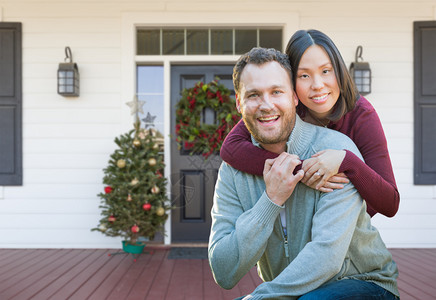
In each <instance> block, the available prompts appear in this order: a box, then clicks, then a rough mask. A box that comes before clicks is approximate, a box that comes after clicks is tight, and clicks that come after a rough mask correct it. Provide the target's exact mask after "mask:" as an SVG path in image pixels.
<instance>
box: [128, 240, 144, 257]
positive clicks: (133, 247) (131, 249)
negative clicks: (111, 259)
mask: <svg viewBox="0 0 436 300" xmlns="http://www.w3.org/2000/svg"><path fill="white" fill-rule="evenodd" d="M144 247H145V243H142V242H139V243H136V244H130V243H129V242H128V241H123V251H124V252H127V253H132V254H140V253H142V251H143V250H144Z"/></svg>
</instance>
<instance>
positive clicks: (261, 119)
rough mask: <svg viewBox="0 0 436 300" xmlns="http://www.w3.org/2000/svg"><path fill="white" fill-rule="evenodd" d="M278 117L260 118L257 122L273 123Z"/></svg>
mask: <svg viewBox="0 0 436 300" xmlns="http://www.w3.org/2000/svg"><path fill="white" fill-rule="evenodd" d="M278 118H279V117H278V116H271V117H260V118H259V121H261V122H270V121H275V120H277V119H278Z"/></svg>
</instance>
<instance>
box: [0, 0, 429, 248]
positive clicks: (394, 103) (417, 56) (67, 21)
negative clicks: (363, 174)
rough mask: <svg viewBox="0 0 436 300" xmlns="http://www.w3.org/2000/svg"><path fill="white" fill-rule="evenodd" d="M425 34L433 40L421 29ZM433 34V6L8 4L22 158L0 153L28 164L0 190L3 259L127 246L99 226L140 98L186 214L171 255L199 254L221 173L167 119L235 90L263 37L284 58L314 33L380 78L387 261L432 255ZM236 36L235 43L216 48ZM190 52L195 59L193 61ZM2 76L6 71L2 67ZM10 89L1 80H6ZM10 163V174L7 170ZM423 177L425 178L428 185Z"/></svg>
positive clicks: (156, 0) (402, 1)
mask: <svg viewBox="0 0 436 300" xmlns="http://www.w3.org/2000/svg"><path fill="white" fill-rule="evenodd" d="M424 21H429V22H428V24H429V27H428V28H427V27H425V26H424V27H419V26H418V25H419V24H421V23H418V25H416V24H417V23H416V22H424ZM435 22H436V0H426V1H425V0H396V1H394V0H383V1H373V2H368V1H358V0H339V1H321V0H314V1H294V0H289V1H284V0H281V1H280V0H276V1H264V0H255V1H246V0H233V1H227V0H224V1H218V2H217V1H208V0H205V1H195V0H190V1H177V0H173V1H167V0H153V1H152V0H145V1H137V0H125V1H123V0H88V1H84V0H83V1H81V0H73V1H65V0H46V1H38V0H2V1H1V2H0V25H2V24H3V25H7V24H11V23H20V24H21V26H20V28H18V29H17V30H18V32H19V35H14V37H15V39H16V38H17V37H19V38H20V40H21V44H20V45H18V46H17V47H18V48H17V47H15V46H14V47H12V48H8V47H7V46H5V45H6V43H7V41H9V42H10V41H11V39H9V40H8V39H6V38H5V39H0V42H1V43H3V45H2V44H0V49H13V51H12V52H11V53H9V54H10V55H11V57H13V58H14V59H17V60H18V64H17V65H13V66H11V68H15V69H14V70H15V73H13V74H15V75H17V73H16V72H18V71H17V70H19V68H20V66H21V71H22V72H21V76H20V78H18V79H14V82H15V85H14V86H15V87H17V86H19V87H21V91H22V93H21V95H18V100H17V101H18V106H17V108H14V109H10V108H11V107H12V106H13V104H9V102H6V101H9V100H4V102H3V103H2V102H1V101H2V100H1V99H2V98H1V94H2V91H1V89H0V105H1V104H4V107H3V108H5V110H3V111H1V110H0V116H3V117H4V120H6V116H10V113H11V111H15V112H17V111H18V112H21V114H20V115H19V116H18V117H16V118H13V120H12V123H11V124H12V125H8V127H4V128H7V129H4V130H3V131H2V130H1V129H0V134H2V133H3V134H4V136H8V137H10V139H11V140H10V141H9V142H8V143H14V144H13V145H14V147H15V148H14V147H12V148H11V146H9V147H6V146H5V145H10V144H7V143H6V142H5V141H6V140H4V141H3V143H2V141H1V140H0V151H6V150H7V149H13V152H11V153H12V154H9V155H11V159H16V158H17V156H18V159H21V160H19V163H18V166H20V164H21V165H22V167H21V168H19V170H18V171H17V172H18V175H20V176H22V180H21V182H19V181H20V180H18V181H16V182H12V183H11V182H6V181H4V182H0V236H1V237H2V238H1V240H0V247H1V248H106V247H110V248H118V247H119V246H120V240H119V239H116V238H108V237H105V236H103V235H102V234H101V233H98V232H91V231H90V229H91V228H93V227H95V226H96V224H97V223H98V220H99V219H100V209H99V207H98V206H99V203H100V199H99V198H98V197H97V194H98V193H100V192H101V191H102V190H103V188H104V186H103V183H102V178H103V171H102V170H103V169H104V168H105V167H106V166H107V162H108V160H109V155H110V154H111V153H112V152H113V151H114V149H115V146H116V145H115V143H114V138H115V137H117V136H119V135H120V134H123V133H125V132H127V131H128V130H130V129H131V128H132V123H133V116H132V114H131V109H130V107H129V106H128V105H126V103H127V102H130V101H132V100H133V99H134V97H135V96H136V97H137V98H138V99H139V100H140V101H145V104H144V106H143V113H142V112H141V115H140V117H141V119H143V125H144V126H150V127H154V128H155V129H156V130H158V131H160V132H161V134H162V136H163V141H162V143H163V155H164V158H165V163H166V169H165V175H166V176H167V177H168V179H169V180H168V191H169V197H170V198H171V200H172V201H178V199H180V198H183V197H184V198H183V199H184V201H185V202H184V203H185V204H189V205H179V206H178V207H176V208H175V209H174V210H173V211H172V212H171V214H172V215H171V218H169V220H168V222H167V224H166V226H165V228H166V234H167V235H166V236H165V237H164V238H163V242H164V243H166V244H171V243H174V242H181V241H187V242H200V241H204V238H203V237H204V236H205V233H204V232H203V233H202V234H200V235H199V236H198V237H195V233H196V232H201V231H202V230H203V231H204V230H207V219H208V214H209V210H210V201H211V200H208V199H210V197H211V188H213V182H214V179H215V178H216V177H214V176H216V168H217V166H218V165H219V161H218V160H216V161H215V162H212V163H210V165H204V163H203V162H201V161H193V160H188V161H185V162H182V158H181V157H179V155H180V153H179V152H178V150H176V148H175V142H174V128H173V127H174V120H173V117H174V103H175V102H174V101H177V97H178V95H179V93H180V89H181V88H183V87H185V86H189V85H190V84H193V83H195V82H196V81H198V80H205V81H209V80H212V79H213V78H214V76H217V75H218V76H219V77H220V78H222V80H223V82H225V83H226V84H227V85H229V87H231V77H229V75H230V74H231V66H232V65H233V64H234V63H235V61H236V60H237V59H238V57H239V53H240V52H238V49H239V48H238V47H242V48H241V49H243V45H244V41H247V39H248V40H250V37H249V36H250V34H254V35H252V37H254V38H253V39H255V40H256V41H258V42H259V40H261V42H260V45H262V36H264V37H265V41H268V43H272V44H274V45H277V43H278V44H279V45H281V47H282V50H284V47H285V46H286V43H287V41H288V39H289V37H290V36H291V35H292V34H293V33H294V32H295V31H296V30H299V29H312V28H313V29H318V30H321V31H323V32H325V33H326V34H328V35H329V36H330V37H331V38H332V39H333V41H334V42H335V43H336V45H337V46H338V48H339V50H340V51H341V54H342V56H343V58H344V60H345V61H346V63H347V65H349V64H351V63H352V62H353V61H354V59H355V53H356V48H357V47H358V46H359V45H361V46H362V49H363V53H362V56H363V58H364V60H365V61H366V62H368V63H369V64H370V67H371V70H372V91H371V93H370V94H369V95H367V96H366V97H367V99H368V100H369V101H370V102H371V103H372V105H373V106H374V107H375V109H376V110H377V112H378V114H379V116H380V119H381V121H382V125H383V128H384V130H385V134H386V137H387V141H388V147H389V151H390V155H391V160H392V164H393V168H394V174H395V177H396V180H397V185H398V189H399V192H400V196H401V202H400V209H399V211H398V213H397V215H396V216H395V217H393V218H386V217H384V216H380V215H377V216H375V217H374V218H373V224H374V225H375V226H376V227H377V228H378V229H379V230H380V232H381V235H382V237H383V239H384V241H385V242H386V244H387V246H388V247H406V248H407V247H410V248H412V247H436V181H434V180H433V179H434V178H435V177H432V176H434V174H435V172H436V158H435V157H436V154H435V153H436V148H432V147H434V145H436V142H435V140H436V136H435V134H434V132H436V119H435V118H433V116H434V115H436V113H435V109H434V106H433V104H435V103H436V100H435V98H436V97H433V96H435V95H436V91H435V89H436V88H435V87H433V86H436V76H435V73H434V71H432V70H433V69H436V68H430V67H431V66H436V63H435V61H434V59H433V60H432V58H431V57H432V56H431V50H432V49H436V34H435V33H434V32H435V31H436V29H435V28H436V25H435V24H434V23H435ZM425 24H427V22H426V23H425ZM418 29H419V30H420V31H419V32H421V33H416V31H417V30H418ZM8 30H9V29H5V27H0V32H3V33H5V32H9V31H8ZM228 32H230V33H231V34H232V35H231V36H232V38H231V39H230V40H228V42H226V43H224V44H223V43H219V41H220V38H225V36H226V33H228ZM238 32H239V33H240V34H241V35H240V36H239V38H238V35H237V33H238ZM189 33H192V35H191V34H189ZM196 34H198V35H197V36H198V39H197V41H203V42H204V41H207V42H205V44H204V45H203V48H201V47H200V46H198V45H197V44H196V43H195V41H196V40H195V35H196ZM214 34H215V35H214ZM417 34H419V37H422V39H419V38H417ZM5 35H8V33H6V34H5ZM271 37H273V38H271ZM190 39H191V41H193V44H195V45H196V46H198V47H199V48H198V49H197V48H196V46H192V47H193V48H190V46H189V45H190V44H189V40H190ZM192 39H193V40H192ZM12 40H13V39H12ZM144 41H145V42H144ZM217 42H218V43H217ZM214 43H215V44H214ZM165 44H167V45H169V46H167V48H165V47H166V46H165ZM14 45H15V44H14ZM153 45H154V46H153ZM191 45H192V43H191ZM214 45H215V46H214ZM217 45H227V46H228V49H227V50H226V49H221V48H219V47H218V46H217ZM238 45H239V46H238ZM241 45H242V46H241ZM67 46H68V47H70V49H71V52H72V56H73V60H74V62H75V63H77V65H78V68H79V72H80V96H79V97H63V96H61V95H59V94H58V93H57V69H58V67H59V63H62V62H64V59H65V47H67ZM214 47H217V48H214ZM200 48H201V49H203V50H201V49H200ZM235 49H236V50H235ZM241 49H239V51H242V50H241ZM429 49H430V50H429ZM428 53H430V54H428ZM433 53H434V52H433ZM5 61H10V60H9V59H5ZM417 62H419V64H418V65H417ZM2 66H9V64H7V63H4V61H2V59H1V58H0V68H2ZM428 66H430V67H428ZM3 70H6V69H3ZM4 72H6V71H4ZM6 77H7V76H6V75H4V77H1V70H0V79H1V80H4V78H6ZM5 82H6V81H5ZM432 82H434V84H432ZM5 84H6V83H5ZM11 84H12V83H11ZM4 86H5V85H0V87H2V88H3V89H5V88H4ZM421 87H422V88H421ZM417 90H419V91H421V92H422V93H418V94H419V95H418V96H417ZM5 93H6V92H5ZM4 99H6V98H4ZM5 103H6V104H5ZM11 105H12V106H11ZM0 108H1V107H0ZM8 109H9V110H8ZM417 112H418V113H417ZM3 117H2V118H3ZM421 121H422V122H421ZM433 121H434V122H433ZM5 122H6V121H4V122H2V120H0V125H1V126H5V125H4V124H5ZM432 128H433V129H432ZM14 130H15V131H14ZM10 132H14V135H11V134H10ZM15 133H17V134H16V135H15ZM20 133H21V134H20ZM417 144H419V145H417ZM2 147H3V148H2ZM4 149H6V150H4ZM20 149H21V150H22V153H21V152H20V151H21V150H20ZM432 149H434V151H433V152H432ZM0 153H1V155H4V153H2V152H0ZM432 153H433V155H432ZM5 157H6V156H4V159H3V160H1V159H0V162H2V163H3V164H4V166H6V164H7V163H8V162H10V161H11V160H10V159H9V158H7V159H6V158H5ZM184 159H186V158H184ZM0 167H1V166H0ZM15 167H17V164H15ZM200 169H201V172H199V171H198V170H200ZM20 171H21V173H20ZM423 173H425V174H424V175H429V176H428V178H427V177H426V178H427V179H424V180H421V179H419V178H421V177H419V176H418V175H419V174H423ZM180 174H182V175H183V176H182V177H180ZM20 176H19V177H20ZM418 177H419V178H418ZM417 178H418V179H417ZM183 180H185V181H186V180H188V181H189V182H191V185H189V184H187V183H186V182H185V181H183ZM207 183H209V185H207ZM200 191H201V192H200ZM187 199H188V200H187ZM205 222H206V223H205ZM204 224H206V226H205V225H204ZM201 226H203V229H201ZM204 228H206V229H204ZM179 229H181V230H182V232H179V231H178V230H179ZM190 237H191V238H190Z"/></svg>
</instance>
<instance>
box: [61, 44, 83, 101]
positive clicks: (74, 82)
mask: <svg viewBox="0 0 436 300" xmlns="http://www.w3.org/2000/svg"><path fill="white" fill-rule="evenodd" d="M65 56H66V57H65V62H64V63H60V64H59V68H58V94H59V95H62V96H64V97H78V96H79V94H80V86H79V80H80V76H79V68H78V67H77V64H76V63H74V62H73V55H72V54H71V49H70V47H65Z"/></svg>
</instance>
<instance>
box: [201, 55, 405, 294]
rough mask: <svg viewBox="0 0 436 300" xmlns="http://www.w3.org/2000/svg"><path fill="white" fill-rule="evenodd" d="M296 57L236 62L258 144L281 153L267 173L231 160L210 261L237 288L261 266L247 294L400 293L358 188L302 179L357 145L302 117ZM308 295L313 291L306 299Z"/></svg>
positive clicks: (241, 98) (217, 205)
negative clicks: (307, 163)
mask: <svg viewBox="0 0 436 300" xmlns="http://www.w3.org/2000/svg"><path fill="white" fill-rule="evenodd" d="M291 75H292V74H291V67H290V65H289V61H288V59H287V56H286V55H284V54H282V53H281V52H278V51H276V50H273V49H263V48H254V49H252V50H251V51H250V52H248V53H247V54H245V55H243V56H242V57H241V58H240V59H239V60H238V62H237V63H236V66H235V68H234V72H233V83H234V86H235V91H236V97H237V107H238V110H239V112H240V113H241V114H242V117H243V120H244V122H245V125H246V126H247V128H248V129H249V130H250V132H251V134H252V140H253V143H254V144H255V145H257V146H259V147H263V148H265V149H267V150H269V151H273V152H276V153H280V156H279V157H278V158H276V159H275V160H267V161H266V162H265V168H264V176H263V178H262V177H258V176H253V175H250V174H246V173H242V172H240V171H238V170H236V169H234V168H232V167H231V166H229V165H228V164H226V163H223V164H222V165H221V168H220V171H219V176H218V180H217V183H216V188H215V196H214V205H213V208H212V228H211V235H210V239H209V262H210V266H211V269H212V272H213V274H214V277H215V280H216V282H217V283H218V284H219V285H220V286H222V287H223V288H226V289H230V288H232V287H233V286H235V285H236V284H237V283H238V281H239V280H240V279H241V278H242V277H243V276H244V275H245V274H246V273H247V272H248V271H249V270H250V269H251V268H252V267H253V266H254V265H256V264H257V267H258V273H259V275H260V276H261V278H262V279H263V281H264V283H262V284H260V285H259V286H258V287H257V288H256V289H255V290H254V291H253V292H252V293H251V294H250V295H248V296H247V297H246V299H297V298H298V297H300V296H301V297H300V299H348V298H353V297H354V298H353V299H396V298H397V297H396V296H399V293H398V289H397V284H396V277H397V275H398V270H397V266H396V264H395V262H393V261H392V257H391V254H390V253H389V252H388V250H387V249H386V247H385V245H384V243H383V241H382V240H381V238H380V235H379V234H378V232H377V230H376V229H375V228H374V227H372V226H371V224H370V217H369V215H368V214H367V213H366V205H365V202H364V201H363V200H362V198H361V197H360V195H359V194H358V192H357V191H356V189H355V188H354V187H353V185H352V184H346V185H345V186H344V188H343V189H338V190H335V191H333V192H330V193H322V192H320V191H317V190H314V189H311V188H309V187H307V186H305V185H304V184H302V183H299V181H300V180H301V178H302V177H303V171H302V170H300V171H298V172H297V173H294V174H293V171H294V169H295V167H296V166H297V165H298V164H300V160H299V158H302V159H305V158H308V157H310V156H311V155H312V154H314V153H316V152H317V151H319V150H321V149H348V150H350V151H353V152H354V153H356V154H357V155H359V157H361V156H360V153H359V152H358V150H357V148H356V146H355V145H354V144H353V142H352V141H351V140H350V139H349V138H348V137H346V136H345V135H342V134H341V133H339V132H336V131H333V130H329V129H326V128H323V127H318V126H314V125H311V124H308V123H305V122H303V121H301V119H300V118H299V117H298V116H297V115H296V113H295V107H296V105H297V103H298V99H297V98H296V95H295V93H294V91H293V88H292V83H291V78H292V76H291ZM302 295H303V296H302Z"/></svg>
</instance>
